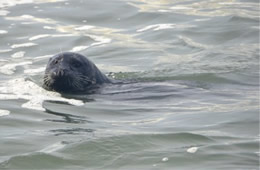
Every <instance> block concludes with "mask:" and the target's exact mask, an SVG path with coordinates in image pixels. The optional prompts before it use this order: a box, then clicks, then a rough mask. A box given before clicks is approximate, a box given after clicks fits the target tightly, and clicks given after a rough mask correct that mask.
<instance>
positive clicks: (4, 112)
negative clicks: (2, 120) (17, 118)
mask: <svg viewBox="0 0 260 170" xmlns="http://www.w3.org/2000/svg"><path fill="white" fill-rule="evenodd" d="M9 114H10V111H9V110H2V109H0V117H1V116H8V115H9Z"/></svg>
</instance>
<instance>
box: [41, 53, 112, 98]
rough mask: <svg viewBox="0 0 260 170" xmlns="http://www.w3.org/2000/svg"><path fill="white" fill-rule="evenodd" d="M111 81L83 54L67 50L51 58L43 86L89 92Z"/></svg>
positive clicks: (66, 91) (60, 90)
mask: <svg viewBox="0 0 260 170" xmlns="http://www.w3.org/2000/svg"><path fill="white" fill-rule="evenodd" d="M110 82H111V81H110V80H109V79H108V78H107V77H106V76H105V75H104V74H103V73H102V72H101V71H100V70H99V69H98V68H97V67H96V65H95V64H94V63H93V62H91V61H90V60H88V59H87V58H86V57H84V56H83V55H81V54H78V53H72V52H65V53H60V54H57V55H55V56H53V57H51V58H50V59H49V62H48V64H47V66H46V69H45V74H44V79H43V88H45V89H47V90H52V91H57V92H60V93H73V92H88V90H90V89H92V88H94V87H97V86H98V85H101V84H104V83H110Z"/></svg>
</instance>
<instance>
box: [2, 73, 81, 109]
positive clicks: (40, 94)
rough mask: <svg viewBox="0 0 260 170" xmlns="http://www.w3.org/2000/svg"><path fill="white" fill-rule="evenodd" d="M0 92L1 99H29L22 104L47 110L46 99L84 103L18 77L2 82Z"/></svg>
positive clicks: (76, 103) (25, 106) (30, 107)
mask: <svg viewBox="0 0 260 170" xmlns="http://www.w3.org/2000/svg"><path fill="white" fill-rule="evenodd" d="M0 92H1V93H2V94H1V95H0V100H8V99H25V100H29V101H27V102H26V103H23V104H22V105H21V106H22V107H24V108H28V109H33V110H41V111H45V109H44V108H43V102H44V101H45V100H50V101H63V102H67V103H69V104H72V105H76V106H82V105H84V103H83V102H82V101H80V100H75V99H66V98H63V97H61V95H60V94H59V93H56V92H51V91H47V90H45V89H43V88H42V87H40V86H39V85H37V84H35V83H34V82H32V81H29V80H25V79H24V78H18V79H14V80H10V81H8V82H4V83H1V84H0Z"/></svg>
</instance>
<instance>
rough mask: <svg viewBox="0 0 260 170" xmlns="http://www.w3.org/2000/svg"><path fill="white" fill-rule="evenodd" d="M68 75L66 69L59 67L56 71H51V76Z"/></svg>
mask: <svg viewBox="0 0 260 170" xmlns="http://www.w3.org/2000/svg"><path fill="white" fill-rule="evenodd" d="M67 75H68V70H67V69H63V68H59V69H57V70H56V71H54V72H53V77H64V76H67Z"/></svg>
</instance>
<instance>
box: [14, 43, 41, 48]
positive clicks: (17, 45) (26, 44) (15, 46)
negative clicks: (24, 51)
mask: <svg viewBox="0 0 260 170" xmlns="http://www.w3.org/2000/svg"><path fill="white" fill-rule="evenodd" d="M36 45H37V44H35V43H22V44H13V45H12V46H11V48H21V47H32V46H36Z"/></svg>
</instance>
